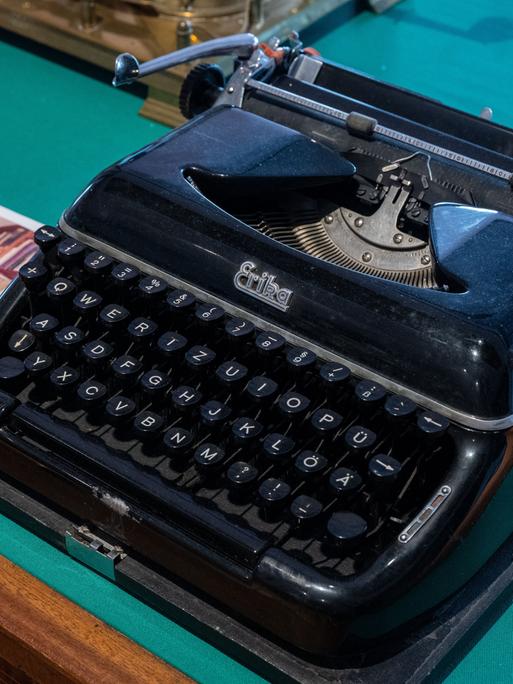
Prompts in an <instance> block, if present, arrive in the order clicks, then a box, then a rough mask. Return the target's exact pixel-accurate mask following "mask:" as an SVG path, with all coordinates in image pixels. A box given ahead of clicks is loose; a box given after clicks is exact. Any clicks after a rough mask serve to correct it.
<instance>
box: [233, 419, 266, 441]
mask: <svg viewBox="0 0 513 684" xmlns="http://www.w3.org/2000/svg"><path fill="white" fill-rule="evenodd" d="M262 430H263V427H262V425H261V424H260V423H259V422H258V421H256V420H253V418H245V417H244V418H237V420H236V421H234V423H233V425H232V436H233V438H234V439H235V441H236V442H238V443H239V444H244V445H246V444H249V443H251V442H252V441H253V440H255V439H256V438H257V437H258V436H259V435H260V434H261V432H262Z"/></svg>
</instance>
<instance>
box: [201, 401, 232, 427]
mask: <svg viewBox="0 0 513 684" xmlns="http://www.w3.org/2000/svg"><path fill="white" fill-rule="evenodd" d="M231 412H232V410H231V408H230V407H229V406H226V405H225V404H222V403H221V402H220V401H207V402H206V403H205V404H202V405H201V406H200V419H201V421H202V423H204V424H205V425H206V426H207V427H208V428H210V429H216V428H220V427H223V425H224V424H225V422H226V421H227V420H228V418H229V417H230V414H231Z"/></svg>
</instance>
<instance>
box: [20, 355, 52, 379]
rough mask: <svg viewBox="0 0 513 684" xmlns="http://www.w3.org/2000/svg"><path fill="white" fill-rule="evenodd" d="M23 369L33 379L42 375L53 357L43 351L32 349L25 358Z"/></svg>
mask: <svg viewBox="0 0 513 684" xmlns="http://www.w3.org/2000/svg"><path fill="white" fill-rule="evenodd" d="M24 363H25V369H26V371H27V373H28V374H29V375H30V376H31V377H32V378H33V379H34V380H36V379H40V378H42V377H44V376H45V375H46V374H47V373H48V371H49V370H50V368H52V366H53V359H52V357H51V356H49V355H48V354H45V353H44V352H39V351H34V352H32V353H31V354H29V355H28V356H27V358H26V359H25V362H24Z"/></svg>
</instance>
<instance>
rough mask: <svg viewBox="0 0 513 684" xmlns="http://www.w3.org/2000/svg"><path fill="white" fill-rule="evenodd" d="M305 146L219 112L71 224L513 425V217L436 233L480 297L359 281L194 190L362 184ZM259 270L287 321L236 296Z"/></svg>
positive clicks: (405, 380)
mask: <svg viewBox="0 0 513 684" xmlns="http://www.w3.org/2000/svg"><path fill="white" fill-rule="evenodd" d="M295 135H296V134H295V133H293V131H291V130H290V129H287V128H284V127H283V126H277V125H275V124H274V123H273V122H270V121H267V120H265V119H263V118H261V117H256V116H254V115H253V114H250V113H248V112H245V111H240V110H237V109H226V108H222V109H214V110H211V111H210V112H208V113H207V114H206V115H204V116H200V117H198V118H197V119H195V120H193V121H192V122H191V123H189V124H188V125H186V126H184V127H182V128H180V129H179V130H177V131H176V132H174V133H171V134H170V135H169V136H166V137H164V138H163V139H161V140H160V141H157V142H156V143H155V144H153V145H150V146H149V147H147V148H146V149H144V150H142V151H141V152H139V153H137V154H135V155H133V156H132V157H129V158H127V159H126V160H124V161H123V162H121V163H120V164H118V165H115V166H113V167H111V168H110V169H108V170H107V171H106V172H104V173H103V174H101V175H100V176H99V177H98V178H97V179H96V180H95V181H94V182H93V184H92V185H91V186H90V187H89V188H88V189H87V191H85V192H84V193H83V195H82V196H81V197H80V198H79V200H77V202H76V203H75V204H74V205H73V206H72V207H71V208H70V209H69V210H68V211H67V212H66V213H65V221H66V222H67V224H68V225H69V226H71V227H72V228H73V229H74V230H77V231H80V232H83V233H84V234H85V235H89V236H91V237H94V238H96V239H99V240H102V241H104V242H106V243H108V244H110V245H113V246H115V247H117V248H118V249H120V250H122V251H123V252H126V253H127V254H130V255H132V256H134V257H137V258H140V259H142V260H143V261H146V262H148V263H150V264H153V265H155V266H158V267H159V268H161V269H163V270H165V271H169V272H170V273H173V274H175V275H177V276H178V277H181V278H183V279H184V280H186V281H189V282H191V283H194V282H197V280H198V273H199V272H201V287H202V288H204V289H205V290H207V291H209V292H211V293H213V294H216V295H218V296H220V297H222V298H223V299H226V300H228V301H230V302H233V303H234V304H236V305H237V306H240V307H243V308H246V309H247V310H250V311H252V312H254V313H256V314H258V315H259V316H261V317H262V318H264V319H266V320H269V321H272V322H274V323H277V324H279V325H281V326H283V327H284V328H287V329H289V330H291V331H293V332H296V333H297V334H300V335H301V336H304V337H306V338H307V339H309V340H312V341H314V342H316V343H317V344H320V345H322V346H324V347H326V348H327V349H330V350H332V351H335V352H339V353H340V354H342V355H344V356H346V357H347V358H349V359H351V360H353V361H355V362H357V363H359V364H361V365H363V366H366V367H368V368H370V369H372V370H374V371H377V372H378V373H380V374H382V375H384V376H385V377H388V378H390V379H392V380H394V381H395V382H398V383H400V384H402V385H404V386H406V387H409V388H412V389H414V390H416V391H417V392H419V393H421V394H423V395H426V396H428V397H430V398H432V399H434V400H437V401H439V402H440V403H442V404H444V405H447V406H450V407H451V408H454V409H457V410H459V411H463V412H465V413H467V414H471V415H475V416H478V417H481V418H486V419H500V418H503V417H505V416H508V415H509V414H510V413H511V411H512V406H511V394H512V391H511V371H510V346H511V341H512V335H513V297H512V296H511V292H512V288H513V285H512V284H511V280H512V276H511V268H510V258H509V254H510V253H511V249H512V248H513V221H512V220H511V218H510V217H508V216H506V215H502V214H487V215H486V216H485V220H481V219H482V218H483V215H482V214H481V213H480V212H478V211H477V210H475V209H473V210H469V209H467V208H461V207H457V206H455V207H451V208H449V207H447V208H446V209H443V208H437V209H435V211H434V212H433V215H432V217H431V226H430V229H431V234H432V236H433V240H434V243H435V248H436V253H437V255H438V256H439V262H440V263H439V265H440V268H441V269H442V270H445V271H447V272H448V273H450V274H452V275H453V276H454V277H455V278H456V279H457V280H458V281H461V283H462V285H463V289H466V291H464V292H444V291H439V290H426V289H418V288H413V287H409V286H405V285H401V284H396V283H392V282H387V281H384V280H382V279H379V278H375V277H369V276H366V275H361V274H359V273H355V272H352V271H348V270H346V269H343V268H340V267H337V266H334V265H332V264H329V263H325V262H322V261H320V260H317V259H315V258H312V257H310V256H308V255H305V254H302V253H299V252H297V251H295V250H293V249H291V248H289V247H286V246H284V245H282V244H279V243H278V242H276V241H273V240H271V239H269V238H267V237H265V236H262V235H259V234H257V233H256V232H255V231H253V230H251V229H250V228H249V227H247V226H246V225H245V224H243V223H241V222H240V221H238V220H236V219H235V218H233V217H232V216H230V215H228V214H227V213H226V212H224V211H222V210H221V209H219V208H218V207H216V206H215V205H214V204H213V203H212V202H210V201H208V200H207V199H205V198H204V197H203V196H202V195H201V193H200V192H199V191H198V190H197V189H196V187H195V186H194V185H192V184H191V183H189V182H188V181H187V180H186V176H191V177H192V178H196V179H200V178H201V177H204V176H205V175H210V176H212V175H213V176H214V181H213V182H214V184H215V183H219V184H223V183H228V182H229V183H230V185H231V184H232V182H233V185H231V187H232V188H233V192H234V193H237V192H241V191H244V192H246V193H265V192H269V191H270V190H271V188H276V186H277V184H280V185H281V186H283V187H288V188H304V187H305V186H308V185H310V184H315V183H321V182H325V183H328V181H333V180H334V179H342V178H343V177H344V175H345V174H347V173H350V171H351V167H350V166H349V165H348V164H347V163H345V162H344V160H343V159H342V158H341V157H340V156H339V155H337V153H336V152H335V151H333V152H332V151H328V149H327V148H326V147H324V146H322V147H321V146H320V145H318V144H315V145H314V144H311V143H310V142H309V141H308V140H307V139H306V138H304V137H301V136H299V137H297V138H296V137H295ZM298 152H300V154H298ZM337 174H338V175H337ZM503 185H504V186H505V185H506V184H505V183H503ZM508 192H510V190H508ZM476 222H477V225H478V229H476V227H475V226H476ZM143 225H144V235H145V239H144V240H141V232H140V231H141V226H143ZM446 225H447V229H446ZM455 225H458V234H457V235H456V239H455V231H454V226H455ZM451 226H452V228H451ZM157 246H158V247H157ZM247 260H251V261H253V262H254V263H255V264H256V266H257V269H258V271H259V272H261V271H270V272H272V273H273V274H275V275H276V280H277V282H278V283H279V284H280V286H281V287H285V288H288V289H290V290H292V291H293V293H294V294H293V296H292V299H291V304H290V308H289V309H288V310H287V311H286V312H280V311H277V310H276V309H274V308H272V307H270V306H267V305H266V304H262V303H260V302H259V301H257V300H255V299H253V298H251V297H249V296H248V295H247V294H246V293H244V292H241V291H239V290H237V289H236V288H235V287H234V284H233V279H234V276H235V274H236V273H237V271H238V270H239V267H240V265H241V264H242V263H243V262H245V261H247ZM491 304H492V305H491Z"/></svg>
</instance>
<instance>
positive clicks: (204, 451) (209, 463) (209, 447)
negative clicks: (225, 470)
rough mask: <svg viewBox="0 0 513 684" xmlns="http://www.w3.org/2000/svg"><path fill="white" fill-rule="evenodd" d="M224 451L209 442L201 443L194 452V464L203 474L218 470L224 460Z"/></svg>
mask: <svg viewBox="0 0 513 684" xmlns="http://www.w3.org/2000/svg"><path fill="white" fill-rule="evenodd" d="M225 456H226V454H225V451H224V449H223V448H222V447H220V446H218V445H217V444H212V443H211V442H203V444H200V446H199V447H198V448H197V449H196V451H195V452H194V457H193V458H194V462H195V463H196V465H197V466H198V468H199V469H200V470H202V471H204V472H212V471H217V470H219V469H220V468H221V467H222V465H223V462H224V460H225Z"/></svg>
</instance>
